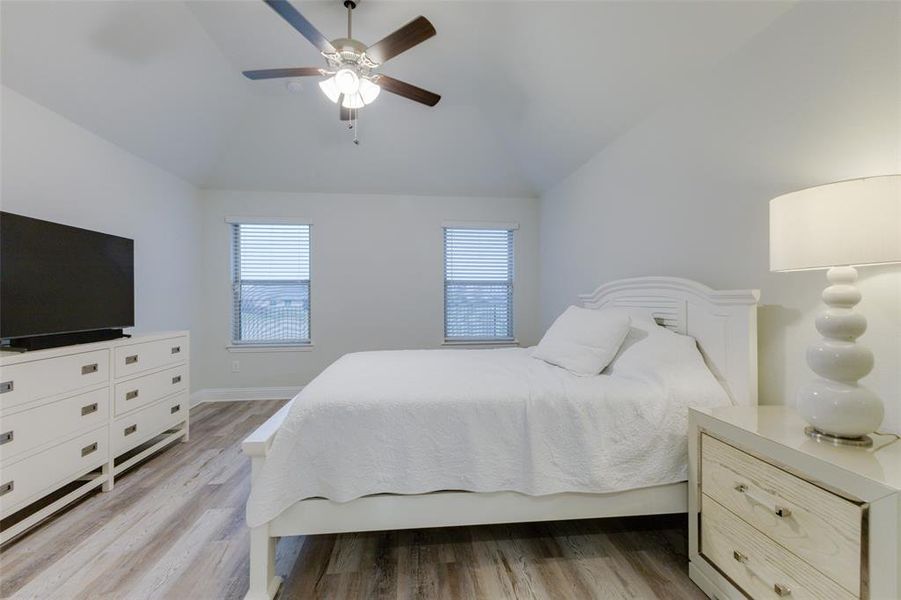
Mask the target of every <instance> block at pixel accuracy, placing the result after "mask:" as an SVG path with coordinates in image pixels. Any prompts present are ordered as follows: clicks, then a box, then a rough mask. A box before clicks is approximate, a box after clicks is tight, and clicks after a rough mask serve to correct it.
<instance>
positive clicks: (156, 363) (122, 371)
mask: <svg viewBox="0 0 901 600" xmlns="http://www.w3.org/2000/svg"><path fill="white" fill-rule="evenodd" d="M186 360H188V338H187V337H174V338H167V339H164V340H154V341H152V342H144V343H141V344H129V345H128V346H119V347H117V348H116V349H115V364H116V368H115V371H116V377H127V376H128V375H134V374H137V373H141V372H142V371H148V370H150V369H157V368H159V367H165V366H166V365H171V364H175V363H179V362H183V361H186Z"/></svg>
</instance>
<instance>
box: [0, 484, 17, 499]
mask: <svg viewBox="0 0 901 600" xmlns="http://www.w3.org/2000/svg"><path fill="white" fill-rule="evenodd" d="M15 487H16V482H15V481H7V482H6V483H4V484H3V485H0V496H5V495H6V494H8V493H10V492H11V491H13V488H15Z"/></svg>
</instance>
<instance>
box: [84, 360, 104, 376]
mask: <svg viewBox="0 0 901 600" xmlns="http://www.w3.org/2000/svg"><path fill="white" fill-rule="evenodd" d="M99 367H100V365H98V364H97V363H91V364H89V365H83V366H82V367H81V374H82V375H90V374H91V373H96V372H97V369H98V368H99Z"/></svg>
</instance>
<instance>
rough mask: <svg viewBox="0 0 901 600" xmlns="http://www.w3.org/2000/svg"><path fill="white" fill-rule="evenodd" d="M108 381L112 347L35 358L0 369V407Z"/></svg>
mask: <svg viewBox="0 0 901 600" xmlns="http://www.w3.org/2000/svg"><path fill="white" fill-rule="evenodd" d="M108 381H109V350H95V351H93V352H81V353H78V354H69V355H67V356H57V357H55V358H46V359H43V360H41V359H35V360H33V361H29V362H23V363H18V364H15V365H9V366H6V367H2V368H0V382H2V387H0V409H2V410H4V411H6V410H8V409H10V408H13V407H15V406H19V405H21V404H26V403H28V402H33V401H35V400H40V399H41V398H49V397H51V396H59V395H62V394H66V393H69V392H77V391H78V390H81V389H84V388H88V387H91V386H97V385H103V384H105V383H107V382H108Z"/></svg>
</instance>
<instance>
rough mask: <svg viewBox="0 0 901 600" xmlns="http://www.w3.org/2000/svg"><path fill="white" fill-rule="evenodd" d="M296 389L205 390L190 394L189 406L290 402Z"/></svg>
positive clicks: (297, 390) (297, 389)
mask: <svg viewBox="0 0 901 600" xmlns="http://www.w3.org/2000/svg"><path fill="white" fill-rule="evenodd" d="M301 389H303V387H302V386H298V387H257V388H205V389H202V390H197V391H196V392H194V393H192V394H191V406H197V405H198V404H202V403H204V402H236V401H238V400H290V399H291V398H293V397H294V396H296V395H297V393H298V392H300V390H301Z"/></svg>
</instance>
